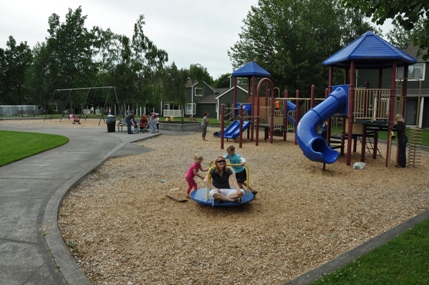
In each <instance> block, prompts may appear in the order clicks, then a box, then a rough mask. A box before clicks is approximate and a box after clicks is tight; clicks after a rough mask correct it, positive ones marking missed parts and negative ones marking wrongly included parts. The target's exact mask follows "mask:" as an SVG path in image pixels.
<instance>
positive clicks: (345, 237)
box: [27, 123, 429, 284]
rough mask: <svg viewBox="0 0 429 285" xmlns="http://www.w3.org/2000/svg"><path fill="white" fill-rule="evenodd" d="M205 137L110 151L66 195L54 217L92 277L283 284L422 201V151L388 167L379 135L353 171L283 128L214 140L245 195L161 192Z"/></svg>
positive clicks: (201, 148) (208, 149)
mask: <svg viewBox="0 0 429 285" xmlns="http://www.w3.org/2000/svg"><path fill="white" fill-rule="evenodd" d="M27 124H28V123H27ZM68 124H70V125H71V123H68ZM84 126H85V124H84V123H83V124H82V125H80V126H79V127H84ZM52 127H55V126H54V125H53V126H52ZM61 127H63V126H61ZM72 127H75V125H72ZM102 127H103V128H105V125H102ZM214 131H216V129H211V130H210V133H211V132H214ZM207 138H208V139H209V141H208V142H203V141H202V140H201V136H200V134H199V133H195V134H194V135H188V136H167V135H161V136H159V137H156V138H152V139H149V140H146V141H143V142H141V143H140V144H141V145H144V146H145V147H148V148H150V149H152V151H151V152H148V153H145V154H141V155H135V156H131V157H119V158H112V159H109V160H108V161H107V162H106V163H105V164H104V165H103V166H102V167H100V168H99V169H98V170H97V171H96V172H94V173H92V174H91V175H89V176H88V177H87V178H85V179H84V180H83V181H82V182H81V183H80V184H79V185H78V186H77V187H76V188H75V189H73V190H72V191H71V192H70V193H69V195H68V196H67V197H66V198H65V200H64V202H63V205H62V207H61V209H60V215H59V226H60V229H61V232H62V235H63V237H64V240H65V241H66V243H68V244H69V245H72V247H71V248H70V252H71V254H72V255H73V256H74V258H75V260H76V262H77V263H78V264H79V265H80V267H81V268H82V270H83V271H84V272H85V274H86V275H87V276H88V278H89V279H90V280H91V282H92V283H93V284H284V283H285V282H287V281H290V280H292V279H293V278H296V277H298V276H299V275H301V274H303V273H305V272H307V271H309V270H311V269H314V268H315V267H317V266H319V265H321V264H323V263H325V262H327V261H329V260H331V259H333V258H335V257H337V256H339V255H340V254H342V253H344V252H346V251H348V250H350V249H352V248H354V247H356V246H358V245H360V244H362V243H363V242H365V241H367V240H369V239H371V238H373V237H374V236H376V235H378V234H381V233H382V232H384V231H386V230H388V229H390V228H392V227H394V226H396V225H398V224H399V223H401V222H403V221H405V220H407V219H409V218H411V217H413V216H415V215H417V214H419V213H421V212H423V211H425V210H427V209H429V188H428V181H427V173H428V165H429V163H428V162H429V157H428V155H427V152H425V153H424V155H423V158H422V163H421V165H420V166H418V167H407V168H405V169H398V168H396V167H394V157H395V155H396V146H395V147H393V153H392V156H391V162H392V163H391V166H390V167H389V168H386V167H385V166H384V164H385V157H384V156H385V153H386V150H385V145H380V152H381V154H382V155H383V157H382V158H381V157H378V158H377V159H375V160H374V159H372V157H371V156H370V155H369V154H368V155H367V156H366V163H367V164H366V166H365V168H364V169H363V170H354V169H353V168H352V166H347V165H346V163H345V157H340V158H339V160H338V161H337V162H335V163H334V164H332V165H327V166H326V170H325V171H323V170H322V165H321V164H320V163H315V162H311V161H309V160H308V159H307V158H305V157H304V155H303V154H302V151H301V150H300V149H299V147H298V146H297V145H295V144H294V143H293V141H292V140H291V138H289V139H288V141H286V142H284V141H282V140H281V139H280V138H276V139H275V142H274V143H273V144H270V143H269V142H266V141H262V142H261V141H260V144H259V146H255V144H254V142H253V143H252V142H247V141H246V142H245V143H244V145H243V148H242V149H240V148H238V143H234V142H231V141H230V142H226V143H225V147H226V146H228V145H229V144H234V145H235V146H236V149H237V152H238V153H240V154H241V155H242V156H244V157H245V158H246V159H247V161H248V162H247V165H248V166H249V167H250V171H251V173H250V183H251V185H252V187H253V188H254V189H256V190H257V191H258V192H259V193H258V195H257V198H256V199H255V200H254V201H252V202H251V203H250V204H247V205H244V206H241V207H234V208H223V207H209V206H202V205H199V204H197V203H195V202H193V201H192V200H191V201H188V202H182V203H180V202H176V201H174V200H172V199H169V198H168V197H166V195H167V194H168V195H173V196H175V197H180V198H183V197H184V193H185V190H186V186H187V185H186V182H185V180H184V174H185V172H186V170H187V168H188V167H189V165H190V164H191V162H192V160H193V156H194V154H195V153H201V154H202V155H203V156H204V161H203V166H204V168H207V166H208V164H209V161H210V160H212V159H214V158H216V156H218V155H222V154H224V153H225V151H224V150H221V149H220V143H219V140H218V139H217V138H215V137H212V136H208V137H207ZM358 149H360V145H358ZM359 157H360V153H356V154H355V155H354V156H353V157H352V164H353V163H354V162H357V161H359ZM161 180H164V181H165V182H161ZM197 183H198V185H199V186H200V187H203V183H202V181H201V180H200V179H198V178H197ZM176 188H179V190H175V189H176Z"/></svg>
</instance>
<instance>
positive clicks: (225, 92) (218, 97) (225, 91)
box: [216, 85, 248, 100]
mask: <svg viewBox="0 0 429 285" xmlns="http://www.w3.org/2000/svg"><path fill="white" fill-rule="evenodd" d="M237 88H238V89H241V90H242V91H243V92H245V93H248V91H247V90H246V89H244V88H243V87H241V86H239V85H237ZM231 90H234V87H231V88H225V90H223V92H219V94H216V95H217V97H216V100H219V99H220V97H222V96H225V95H226V94H228V93H229V92H230V91H231Z"/></svg>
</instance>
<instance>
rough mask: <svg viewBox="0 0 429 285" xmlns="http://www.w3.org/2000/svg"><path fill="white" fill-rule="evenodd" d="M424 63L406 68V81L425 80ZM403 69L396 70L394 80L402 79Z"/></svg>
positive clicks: (401, 67)
mask: <svg viewBox="0 0 429 285" xmlns="http://www.w3.org/2000/svg"><path fill="white" fill-rule="evenodd" d="M425 66H426V64H425V63H416V64H414V65H410V66H408V80H410V81H417V80H418V79H420V80H424V79H425ZM403 75H404V67H403V66H400V67H398V68H397V70H396V79H403V78H404V76H403Z"/></svg>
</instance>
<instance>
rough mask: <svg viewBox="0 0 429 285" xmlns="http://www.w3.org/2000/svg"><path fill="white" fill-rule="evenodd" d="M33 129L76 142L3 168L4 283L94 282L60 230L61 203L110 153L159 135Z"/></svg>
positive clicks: (0, 251)
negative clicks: (79, 262)
mask: <svg viewBox="0 0 429 285" xmlns="http://www.w3.org/2000/svg"><path fill="white" fill-rule="evenodd" d="M2 129H4V130H5V129H6V130H7V129H8V128H7V127H4V126H2ZM10 130H12V128H10ZM13 130H17V128H16V127H14V128H13ZM23 131H29V129H28V128H27V129H25V130H24V129H23ZM31 131H32V132H41V133H50V134H59V135H63V136H66V137H68V138H69V139H70V142H69V143H67V144H65V145H63V146H61V147H58V148H55V149H52V150H49V151H46V152H43V153H40V154H38V155H35V156H32V157H29V158H26V159H23V160H21V161H17V162H14V163H12V164H9V165H5V166H2V167H0V284H1V285H18V284H26V285H29V284H35V285H36V284H37V285H41V284H43V285H50V284H52V285H60V284H90V282H89V281H88V279H87V278H86V277H85V275H84V274H83V273H82V272H81V270H80V269H79V267H78V266H77V265H76V263H75V262H74V260H73V258H72V257H71V255H70V254H69V253H68V250H67V248H66V247H65V245H64V243H63V240H62V237H61V235H60V232H59V230H58V226H57V213H58V210H59V206H60V203H61V201H62V199H63V197H64V196H65V194H66V193H67V191H68V190H69V189H70V188H72V187H73V186H74V185H75V184H76V183H77V182H79V181H80V180H81V179H82V177H84V176H85V175H87V174H88V173H89V172H91V171H92V170H93V169H95V168H97V167H98V166H99V165H100V164H102V163H103V162H104V161H105V160H106V159H107V158H109V157H111V156H121V155H130V154H138V153H143V152H147V151H148V149H147V148H145V147H140V146H137V145H134V144H130V142H134V141H138V140H142V139H146V138H150V137H153V136H156V135H159V134H158V133H157V134H151V133H144V134H141V133H140V134H133V135H128V134H127V133H126V132H114V133H108V132H107V129H101V128H97V129H84V128H82V129H60V128H59V129H54V128H52V129H50V128H46V129H43V128H39V129H32V130H31ZM164 133H169V134H173V135H175V134H177V133H174V132H168V131H164ZM181 134H183V133H181Z"/></svg>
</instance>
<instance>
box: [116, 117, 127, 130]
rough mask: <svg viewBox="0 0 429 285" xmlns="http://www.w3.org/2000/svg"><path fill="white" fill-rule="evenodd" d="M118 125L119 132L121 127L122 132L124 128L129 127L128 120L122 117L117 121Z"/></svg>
mask: <svg viewBox="0 0 429 285" xmlns="http://www.w3.org/2000/svg"><path fill="white" fill-rule="evenodd" d="M117 126H118V132H119V128H121V132H122V128H123V127H125V128H126V127H127V122H125V119H120V120H119V121H118V123H117Z"/></svg>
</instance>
